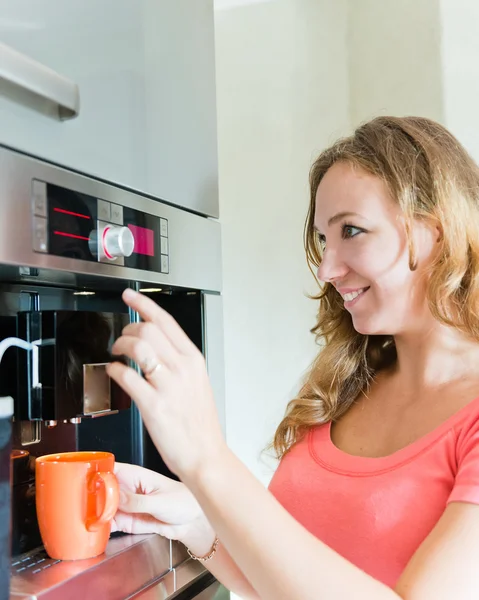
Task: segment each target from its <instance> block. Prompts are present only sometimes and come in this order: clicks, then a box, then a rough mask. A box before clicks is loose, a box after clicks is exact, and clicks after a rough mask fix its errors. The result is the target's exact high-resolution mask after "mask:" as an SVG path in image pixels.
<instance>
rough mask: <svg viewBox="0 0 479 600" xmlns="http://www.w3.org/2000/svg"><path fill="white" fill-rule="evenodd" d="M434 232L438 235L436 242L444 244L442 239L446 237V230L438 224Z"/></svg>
mask: <svg viewBox="0 0 479 600" xmlns="http://www.w3.org/2000/svg"><path fill="white" fill-rule="evenodd" d="M434 230H435V233H436V242H437V243H439V242H442V238H443V237H444V230H443V228H442V225H441V224H440V223H438V224H437V225H435V227H434Z"/></svg>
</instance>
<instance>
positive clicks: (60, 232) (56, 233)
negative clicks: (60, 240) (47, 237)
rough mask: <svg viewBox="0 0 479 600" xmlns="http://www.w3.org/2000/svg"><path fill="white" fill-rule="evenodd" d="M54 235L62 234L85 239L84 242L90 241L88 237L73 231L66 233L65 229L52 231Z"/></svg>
mask: <svg viewBox="0 0 479 600" xmlns="http://www.w3.org/2000/svg"><path fill="white" fill-rule="evenodd" d="M53 233H54V234H55V235H63V236H64V237H71V238H75V239H76V240H85V241H86V242H89V241H90V238H87V237H85V236H84V235H75V234H74V233H66V232H65V231H54V232H53Z"/></svg>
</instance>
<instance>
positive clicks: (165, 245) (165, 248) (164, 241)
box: [160, 237, 168, 254]
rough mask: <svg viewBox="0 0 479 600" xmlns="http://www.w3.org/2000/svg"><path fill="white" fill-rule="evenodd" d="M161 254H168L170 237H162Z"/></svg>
mask: <svg viewBox="0 0 479 600" xmlns="http://www.w3.org/2000/svg"><path fill="white" fill-rule="evenodd" d="M160 246H161V254H168V238H165V237H161V238H160Z"/></svg>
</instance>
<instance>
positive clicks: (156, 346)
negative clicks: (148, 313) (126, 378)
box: [122, 321, 179, 366]
mask: <svg viewBox="0 0 479 600" xmlns="http://www.w3.org/2000/svg"><path fill="white" fill-rule="evenodd" d="M122 335H131V336H133V337H137V338H139V339H141V340H144V341H145V342H147V343H148V344H150V346H151V347H152V348H153V350H155V352H156V353H157V355H158V357H160V355H163V354H165V355H166V356H168V357H169V358H171V361H172V362H175V361H176V360H177V359H178V357H179V354H178V350H177V349H176V348H175V347H174V346H173V344H172V343H171V342H170V340H169V338H167V337H166V336H165V335H164V333H163V332H162V331H161V329H160V328H159V327H158V325H156V324H155V323H152V322H151V321H147V322H143V323H130V324H129V325H127V326H126V327H124V328H123V331H122ZM170 366H172V365H170Z"/></svg>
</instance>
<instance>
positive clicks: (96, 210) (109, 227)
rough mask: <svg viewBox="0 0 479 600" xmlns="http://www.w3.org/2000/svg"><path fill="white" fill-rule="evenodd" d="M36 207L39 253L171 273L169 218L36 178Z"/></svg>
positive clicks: (35, 242)
mask: <svg viewBox="0 0 479 600" xmlns="http://www.w3.org/2000/svg"><path fill="white" fill-rule="evenodd" d="M38 207H41V210H39V208H38ZM32 208H33V249H34V250H35V251H36V252H43V253H46V254H54V255H56V256H64V257H66V258H75V259H79V260H87V261H94V262H105V263H111V264H116V265H119V266H125V267H130V268H134V269H142V270H146V271H156V272H161V273H168V272H169V244H168V221H167V219H164V218H161V217H157V216H154V215H150V214H147V213H144V212H141V211H138V210H134V209H132V208H129V207H127V206H122V205H120V204H115V203H114V202H108V201H106V200H103V199H100V198H95V197H93V196H89V195H86V194H82V193H80V192H76V191H73V190H69V189H66V188H62V187H59V186H56V185H52V184H49V183H44V182H41V181H37V180H35V181H33V194H32Z"/></svg>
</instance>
